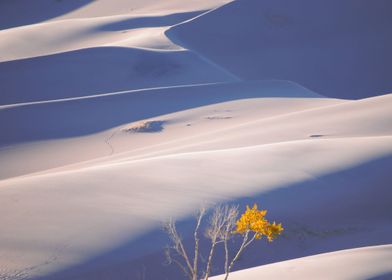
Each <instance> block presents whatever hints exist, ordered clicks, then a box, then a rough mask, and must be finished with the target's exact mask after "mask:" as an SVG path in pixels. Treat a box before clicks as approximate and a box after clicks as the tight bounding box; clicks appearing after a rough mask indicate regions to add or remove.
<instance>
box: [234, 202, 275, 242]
mask: <svg viewBox="0 0 392 280" xmlns="http://www.w3.org/2000/svg"><path fill="white" fill-rule="evenodd" d="M266 215H267V210H259V209H257V204H254V205H253V207H252V208H250V207H249V206H246V211H245V213H244V214H242V216H241V217H240V218H239V220H238V221H237V222H236V229H235V231H234V232H235V233H238V234H246V233H254V234H255V238H256V239H261V238H262V237H263V236H265V237H266V238H267V239H268V241H270V242H271V241H273V240H274V239H275V238H276V237H277V236H278V235H280V234H281V233H282V231H283V227H282V224H276V223H275V222H273V223H270V222H269V221H268V220H267V219H266V218H265V216H266Z"/></svg>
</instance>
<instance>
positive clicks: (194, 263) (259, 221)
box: [165, 204, 283, 280]
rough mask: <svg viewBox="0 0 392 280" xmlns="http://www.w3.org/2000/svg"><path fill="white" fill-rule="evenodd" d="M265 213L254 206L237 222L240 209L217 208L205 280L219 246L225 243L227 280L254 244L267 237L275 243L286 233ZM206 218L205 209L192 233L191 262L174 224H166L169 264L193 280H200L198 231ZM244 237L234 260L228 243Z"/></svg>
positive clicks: (210, 231)
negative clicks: (271, 221)
mask: <svg viewBox="0 0 392 280" xmlns="http://www.w3.org/2000/svg"><path fill="white" fill-rule="evenodd" d="M266 214H267V211H266V210H258V209H257V205H256V204H254V206H253V207H252V208H250V207H249V206H247V207H246V211H245V212H244V213H243V214H242V215H241V217H240V218H239V219H238V220H237V218H238V206H227V205H226V206H218V207H215V208H214V209H213V212H212V214H211V216H210V219H209V223H208V226H207V229H206V237H207V238H208V239H209V240H210V242H211V244H210V249H209V254H208V258H207V261H206V269H205V272H204V273H205V274H204V279H205V280H208V277H209V275H210V273H211V267H212V260H213V256H214V253H215V249H216V246H217V245H218V244H219V243H223V246H224V251H225V262H224V269H225V280H227V279H228V277H229V274H230V272H231V270H232V268H233V266H234V264H235V262H236V261H237V260H238V258H239V257H240V256H241V254H242V253H243V252H244V250H245V249H246V248H247V247H248V246H249V245H250V244H252V242H253V241H255V240H257V239H261V238H262V237H263V236H265V237H266V238H267V239H268V241H270V242H271V241H273V240H274V239H275V238H276V237H277V236H278V235H280V234H281V232H282V231H283V227H282V224H276V223H275V222H273V223H270V222H269V221H268V220H267V219H266V218H265V216H266ZM204 216H205V209H204V208H202V209H201V210H200V211H199V212H198V215H197V217H196V226H195V229H194V232H193V236H194V250H193V251H194V252H193V259H191V258H190V257H189V255H188V253H187V251H186V249H185V246H184V244H183V241H182V238H181V236H180V235H179V234H178V232H177V229H176V224H175V221H174V220H172V219H171V220H169V222H167V223H166V224H165V229H166V231H167V233H168V235H169V237H170V240H171V243H172V245H171V246H169V247H168V248H167V250H166V257H167V259H168V261H169V263H175V264H176V265H177V266H178V267H179V268H180V269H181V270H182V271H183V272H184V274H185V275H186V276H187V277H188V279H190V280H197V279H199V278H198V277H199V274H200V273H199V242H200V237H199V231H200V227H201V224H202V220H203V218H204ZM237 234H239V235H241V237H242V241H241V245H240V247H239V249H238V250H237V252H236V253H235V255H234V257H233V258H231V259H230V256H229V244H228V241H229V240H230V238H231V237H232V236H233V235H237Z"/></svg>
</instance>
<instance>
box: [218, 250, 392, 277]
mask: <svg viewBox="0 0 392 280" xmlns="http://www.w3.org/2000/svg"><path fill="white" fill-rule="evenodd" d="M391 258H392V248H391V245H386V246H375V247H366V248H360V249H353V250H345V251H339V252H334V253H329V254H322V255H317V256H312V257H307V258H301V259H296V260H291V261H285V262H281V263H277V264H272V265H266V266H263V267H260V268H255V269H248V270H244V271H239V272H237V273H233V275H232V276H230V279H234V280H236V279H238V280H239V279H249V280H253V279H255V280H256V279H294V278H295V279H320V280H321V279H325V280H329V279H335V280H339V279H342V280H343V279H344V280H347V279H378V280H382V279H384V280H388V279H391V277H392V268H391V262H390V259H391ZM369 264H373V265H369ZM332 267H333V269H331V268H332ZM211 279H214V280H218V279H223V278H219V277H216V278H211Z"/></svg>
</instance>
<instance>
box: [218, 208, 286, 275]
mask: <svg viewBox="0 0 392 280" xmlns="http://www.w3.org/2000/svg"><path fill="white" fill-rule="evenodd" d="M265 215H267V210H258V209H257V204H254V205H253V207H252V208H250V207H249V206H246V211H245V213H244V214H242V216H241V217H240V219H239V220H238V221H237V222H236V230H235V231H234V233H237V234H241V235H242V242H241V246H240V248H239V249H238V251H237V253H236V254H235V256H234V257H233V259H232V260H231V262H230V264H229V265H228V255H227V254H226V264H225V280H227V278H228V277H229V273H230V271H231V269H232V268H233V265H234V263H235V262H236V261H237V260H238V258H239V257H240V256H241V254H242V253H243V252H244V250H245V248H246V247H248V246H249V245H250V244H252V242H253V241H255V240H256V239H261V238H262V237H263V236H265V237H266V238H267V239H268V241H269V242H272V241H273V240H274V239H275V238H277V236H278V235H280V234H281V233H282V231H283V227H282V224H276V223H275V222H273V223H272V224H271V223H270V222H269V221H268V220H267V219H266V218H265ZM226 246H227V245H226ZM226 252H227V249H226Z"/></svg>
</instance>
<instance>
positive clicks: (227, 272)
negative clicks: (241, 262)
mask: <svg viewBox="0 0 392 280" xmlns="http://www.w3.org/2000/svg"><path fill="white" fill-rule="evenodd" d="M248 238H249V231H247V232H246V233H245V235H244V239H243V240H242V244H241V246H240V248H239V249H238V252H237V254H236V255H235V257H234V258H233V260H232V261H231V262H230V265H229V267H228V268H227V271H226V275H225V279H224V280H227V279H228V278H229V273H230V271H231V269H232V268H233V265H234V263H235V262H236V261H237V260H238V258H239V257H240V256H241V254H242V252H243V251H244V249H245V248H246V247H248V245H249V244H250V243H252V242H253V240H255V238H256V234H255V235H253V237H252V239H251V240H249V241H248Z"/></svg>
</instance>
